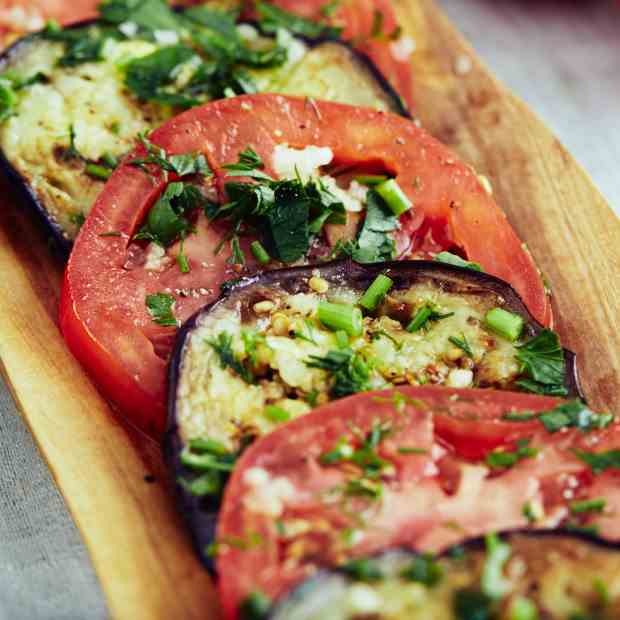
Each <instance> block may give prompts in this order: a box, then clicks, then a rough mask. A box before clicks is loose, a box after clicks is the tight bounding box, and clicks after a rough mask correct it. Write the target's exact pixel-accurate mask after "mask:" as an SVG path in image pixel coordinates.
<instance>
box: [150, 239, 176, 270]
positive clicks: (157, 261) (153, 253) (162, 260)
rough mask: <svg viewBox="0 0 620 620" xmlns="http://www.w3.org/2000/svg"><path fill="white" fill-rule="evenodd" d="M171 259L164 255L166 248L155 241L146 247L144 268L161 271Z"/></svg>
mask: <svg viewBox="0 0 620 620" xmlns="http://www.w3.org/2000/svg"><path fill="white" fill-rule="evenodd" d="M171 261H172V259H171V258H170V257H169V256H167V255H166V250H165V249H164V248H162V247H161V245H158V244H157V243H149V244H148V246H147V248H146V263H145V264H144V268H145V269H146V270H147V271H162V270H163V269H165V268H166V267H167V266H168V265H169V264H170V262H171Z"/></svg>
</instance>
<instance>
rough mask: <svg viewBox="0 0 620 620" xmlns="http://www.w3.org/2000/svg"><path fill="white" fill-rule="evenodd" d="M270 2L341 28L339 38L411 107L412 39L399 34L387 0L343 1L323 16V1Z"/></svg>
mask: <svg viewBox="0 0 620 620" xmlns="http://www.w3.org/2000/svg"><path fill="white" fill-rule="evenodd" d="M271 4H274V5H275V6H278V7H279V8H281V9H284V10H285V11H289V12H291V13H295V14H297V15H301V16H302V17H305V18H307V19H312V20H316V21H320V22H322V23H325V22H326V21H327V22H329V23H330V24H333V25H336V26H340V27H342V28H343V31H342V38H343V39H344V40H345V41H349V42H350V43H351V44H352V45H353V46H354V47H355V48H356V49H357V50H358V51H360V52H362V53H363V54H365V55H366V56H368V58H370V60H371V61H372V62H373V63H374V64H375V65H376V66H377V68H378V69H379V70H380V71H381V73H382V74H383V75H384V76H385V78H386V79H387V80H388V82H389V83H390V85H391V86H392V88H394V90H395V91H396V92H397V93H398V94H399V95H400V96H401V97H402V99H403V100H404V102H405V104H406V105H407V107H408V108H409V110H411V111H413V110H415V97H414V85H413V75H412V71H411V53H412V52H413V45H414V42H413V40H412V39H411V38H409V37H407V36H405V35H402V34H401V33H400V29H399V25H398V21H397V20H396V14H395V11H394V7H393V5H392V2H391V1H390V0H343V1H342V2H339V3H338V4H337V5H335V8H334V11H333V13H332V14H331V15H329V16H327V17H326V16H325V15H323V13H322V10H324V8H325V5H326V2H325V0H271ZM378 16H380V17H378Z"/></svg>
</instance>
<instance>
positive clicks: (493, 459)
mask: <svg viewBox="0 0 620 620" xmlns="http://www.w3.org/2000/svg"><path fill="white" fill-rule="evenodd" d="M530 441H531V440H530V439H519V440H518V441H517V442H516V449H515V450H513V451H512V452H508V451H504V450H495V451H493V452H490V453H489V454H487V457H486V463H487V465H489V466H490V467H492V468H493V469H506V468H508V467H512V466H513V465H516V464H517V463H518V462H519V461H522V460H523V459H528V458H532V457H534V456H536V455H537V454H538V450H537V449H536V448H531V447H530V445H529V444H530Z"/></svg>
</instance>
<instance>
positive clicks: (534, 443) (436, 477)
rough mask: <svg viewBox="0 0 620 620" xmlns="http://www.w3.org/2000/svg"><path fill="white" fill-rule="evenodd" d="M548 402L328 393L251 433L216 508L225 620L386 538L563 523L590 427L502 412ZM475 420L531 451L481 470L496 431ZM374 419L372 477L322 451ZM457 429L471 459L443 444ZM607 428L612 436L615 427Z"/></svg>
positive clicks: (575, 492)
mask: <svg viewBox="0 0 620 620" xmlns="http://www.w3.org/2000/svg"><path fill="white" fill-rule="evenodd" d="M395 394H396V395H397V396H396V397H395ZM557 403H558V401H557V400H555V399H552V398H546V397H540V396H533V395H523V394H511V393H506V392H504V393H499V392H490V391H483V390H454V389H446V388H437V387H423V388H411V387H409V388H404V389H402V390H398V391H390V392H376V393H369V394H359V395H356V396H352V397H350V398H347V399H343V400H340V401H336V402H333V403H331V404H329V405H327V406H325V407H323V408H321V409H318V410H316V411H314V412H312V413H310V414H308V415H306V416H303V417H301V418H298V419H297V420H295V421H293V422H291V423H288V424H286V425H284V426H283V427H281V428H280V429H278V430H276V431H275V432H272V433H271V434H269V435H267V436H265V437H263V438H262V439H260V440H258V441H257V442H256V443H255V444H254V445H253V446H251V447H250V448H249V449H248V450H247V451H246V452H245V454H244V455H243V456H242V457H241V459H240V461H239V462H238V463H237V466H236V468H235V471H234V472H233V475H232V477H231V479H230V481H229V483H228V486H227V488H226V491H225V495H224V501H223V507H222V510H221V513H220V520H219V525H218V530H217V539H218V543H219V545H218V548H219V552H218V558H217V568H218V572H219V578H220V580H219V588H220V594H221V601H222V604H223V607H224V611H225V617H226V618H229V619H232V618H236V617H237V612H238V609H239V606H240V605H241V603H242V601H244V599H245V598H246V597H247V596H248V595H249V594H250V593H251V592H254V591H260V592H261V593H262V594H264V595H266V596H268V597H270V598H272V599H277V598H278V597H279V596H281V595H283V594H284V593H285V592H287V591H288V590H289V589H290V588H291V587H292V586H293V585H295V584H296V583H298V582H300V581H302V580H303V579H305V578H306V577H308V576H309V575H311V574H312V573H314V572H316V571H317V570H319V569H320V568H322V567H326V566H333V565H337V564H341V563H343V562H346V561H348V560H350V559H354V558H357V557H363V556H366V555H369V554H372V553H376V552H378V551H380V550H384V549H386V548H390V547H397V546H405V547H409V548H412V549H415V550H425V551H430V552H439V551H441V550H443V549H445V548H447V547H449V546H451V545H453V544H456V543H458V542H462V541H463V540H465V539H467V538H471V537H476V536H479V535H481V534H483V533H485V532H489V531H499V530H506V529H512V528H530V527H531V528H548V527H555V526H557V525H558V524H561V523H564V522H566V519H567V518H568V517H569V516H570V510H569V504H570V501H571V499H573V498H577V497H587V496H588V491H589V486H590V485H591V484H592V479H593V478H592V475H591V473H590V472H589V468H588V466H587V465H586V464H585V463H584V462H583V461H581V460H580V459H578V458H577V457H576V456H575V454H574V450H573V448H574V446H576V445H579V443H580V442H581V441H584V437H588V441H589V442H591V443H595V442H596V440H597V439H600V437H601V434H600V433H598V432H594V433H589V434H587V435H584V434H582V433H581V432H580V431H572V430H571V431H569V432H559V433H554V434H550V433H549V432H547V431H546V430H545V428H544V426H543V425H542V424H541V423H540V422H533V423H530V422H526V423H522V424H521V426H520V427H519V426H517V424H516V423H514V422H507V421H504V420H503V416H504V415H505V414H506V413H514V412H523V411H544V410H548V409H549V408H550V407H553V406H554V405H556V404H557ZM446 416H448V417H449V418H450V419H451V420H452V421H453V422H452V427H451V428H450V429H449V431H447V427H446V426H445V425H444V424H442V420H443V419H445V418H446ZM481 418H482V419H483V420H486V421H487V422H489V423H490V422H491V421H493V422H494V423H495V424H496V425H497V427H498V433H497V437H498V438H499V436H500V432H499V431H501V430H502V428H503V429H504V430H505V431H506V433H504V441H503V442H501V447H502V449H503V450H504V452H514V451H515V450H518V449H520V448H521V449H526V448H529V449H532V450H535V452H530V453H528V454H527V455H524V456H523V457H522V458H521V459H518V460H516V461H515V463H514V464H512V465H511V466H506V467H505V468H503V469H501V468H498V469H492V468H491V467H490V466H489V465H488V464H487V461H486V459H487V458H488V455H489V454H490V453H491V452H492V451H495V450H497V449H498V447H499V446H500V441H499V439H498V440H497V441H496V442H494V444H495V446H494V447H493V449H492V450H491V449H490V448H489V442H488V432H487V428H485V426H484V425H483V426H482V427H480V426H479V424H478V421H479V420H480V419H481ZM459 427H460V428H459ZM377 428H383V429H384V430H386V429H387V432H386V434H385V436H384V438H383V439H382V440H380V441H378V442H377V445H376V447H375V449H374V453H375V455H376V456H377V457H379V458H380V459H383V461H384V465H383V469H382V473H381V474H379V475H376V476H373V474H372V469H367V470H366V471H364V468H363V467H359V466H357V467H356V466H355V465H354V464H352V462H353V459H352V458H349V460H346V459H344V460H341V461H337V460H336V461H335V460H334V459H333V458H331V460H330V458H329V457H326V456H325V455H329V454H330V453H333V450H334V448H335V447H337V446H338V445H340V446H342V445H343V444H342V442H343V441H344V442H346V443H347V445H348V446H350V449H349V451H348V452H345V454H348V455H349V456H350V455H351V450H355V449H359V448H360V446H361V445H362V443H363V440H364V438H367V437H369V436H370V434H371V433H372V432H373V429H374V430H375V432H376V429H377ZM479 429H480V435H479V436H478V430H479ZM519 429H520V430H519ZM457 430H460V431H462V433H460V434H459V436H463V437H468V438H469V441H470V442H471V443H472V444H473V446H475V447H476V450H475V451H476V452H477V453H478V457H477V459H476V460H471V458H470V457H471V454H472V448H471V446H470V447H468V448H467V449H465V446H464V445H463V444H461V443H457V444H451V443H450V441H451V440H452V439H453V438H454V437H455V434H454V431H457ZM613 434H614V436H615V438H616V440H617V439H618V432H617V429H614V433H613ZM603 435H604V433H603ZM339 442H341V443H340V444H339ZM616 445H618V442H616ZM341 454H342V449H341ZM357 462H358V463H359V462H360V461H359V459H358V461H357ZM364 483H369V484H372V483H374V484H375V485H380V493H377V494H376V495H377V496H376V497H371V496H370V495H367V496H365V495H363V489H364V488H365V487H364V486H363V485H364ZM375 488H376V486H375ZM616 495H617V494H616ZM528 505H529V507H530V511H529V512H528V510H527V509H526V506H528ZM538 512H539V513H540V514H539V515H538V516H537V517H536V519H537V520H535V521H532V519H533V518H534V517H533V516H532V515H536V514H537V513H538ZM528 514H529V517H528ZM599 525H600V527H601V534H602V535H604V536H606V537H607V538H610V539H613V538H617V537H618V532H617V529H618V528H617V527H615V529H614V527H613V525H609V526H605V524H604V523H603V519H600V520H599Z"/></svg>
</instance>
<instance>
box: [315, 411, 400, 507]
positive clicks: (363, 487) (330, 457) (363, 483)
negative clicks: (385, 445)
mask: <svg viewBox="0 0 620 620" xmlns="http://www.w3.org/2000/svg"><path fill="white" fill-rule="evenodd" d="M391 433H392V427H391V425H390V423H389V422H375V423H374V424H373V426H372V428H371V430H370V431H369V432H368V433H367V434H366V435H365V436H363V437H360V445H359V447H355V446H354V445H353V444H352V443H351V442H350V441H349V440H347V439H346V438H341V439H340V440H339V441H338V442H337V443H336V445H335V446H334V447H333V448H332V449H331V450H328V451H327V452H324V453H323V454H321V456H320V457H319V463H321V465H324V466H330V465H339V464H342V463H348V464H350V465H355V466H357V467H358V468H359V470H360V472H361V477H359V478H353V479H350V480H348V481H347V483H346V485H345V487H344V494H345V495H349V496H361V497H367V498H370V499H371V500H376V499H379V498H380V497H381V495H382V493H383V487H382V484H381V476H382V475H383V474H384V473H385V472H386V471H387V470H389V469H391V468H392V464H391V463H390V462H389V461H386V460H385V459H383V458H381V457H380V456H379V455H378V454H377V447H378V446H379V444H380V443H381V442H382V441H383V440H384V439H385V438H386V437H387V436H388V435H390V434H391ZM357 434H358V435H359V434H360V433H357Z"/></svg>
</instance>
